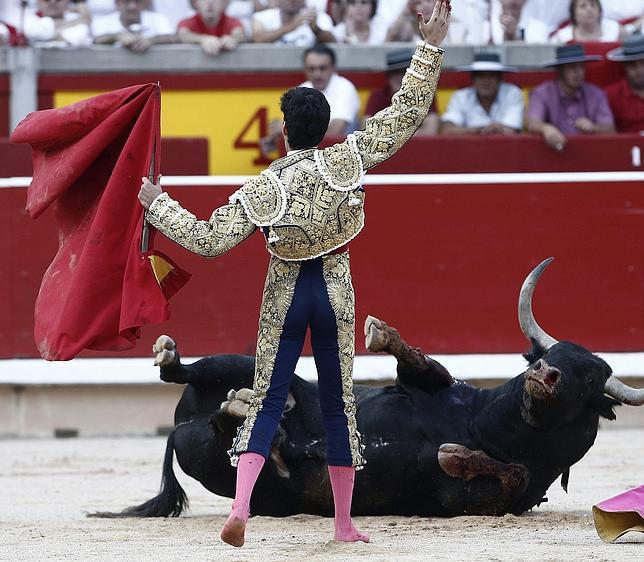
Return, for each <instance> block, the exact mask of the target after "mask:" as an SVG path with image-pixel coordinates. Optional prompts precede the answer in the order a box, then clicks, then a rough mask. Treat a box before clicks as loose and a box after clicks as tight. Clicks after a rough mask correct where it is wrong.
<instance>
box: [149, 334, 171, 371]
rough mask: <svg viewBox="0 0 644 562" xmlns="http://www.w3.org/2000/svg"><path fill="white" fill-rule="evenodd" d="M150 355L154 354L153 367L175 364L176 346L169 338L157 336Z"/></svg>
mask: <svg viewBox="0 0 644 562" xmlns="http://www.w3.org/2000/svg"><path fill="white" fill-rule="evenodd" d="M152 353H154V365H155V366H157V367H167V366H168V365H173V364H175V363H177V344H176V342H175V341H174V340H173V339H172V338H171V337H170V336H166V335H162V336H159V337H158V338H157V341H156V342H154V345H153V346H152Z"/></svg>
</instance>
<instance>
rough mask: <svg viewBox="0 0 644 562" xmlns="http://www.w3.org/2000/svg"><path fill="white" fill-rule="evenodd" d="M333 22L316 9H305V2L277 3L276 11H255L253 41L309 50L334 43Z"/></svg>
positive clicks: (301, 0)
mask: <svg viewBox="0 0 644 562" xmlns="http://www.w3.org/2000/svg"><path fill="white" fill-rule="evenodd" d="M332 29H333V20H332V19H331V17H330V16H329V15H328V14H326V13H320V14H319V13H317V12H316V10H315V8H306V7H305V0H278V7H277V8H270V9H268V10H263V11H261V12H257V13H256V14H255V15H254V16H253V41H254V42H255V43H275V44H277V45H294V46H297V47H311V46H312V45H314V44H315V43H316V42H317V43H327V42H333V41H335V38H334V37H333V33H331V30H332Z"/></svg>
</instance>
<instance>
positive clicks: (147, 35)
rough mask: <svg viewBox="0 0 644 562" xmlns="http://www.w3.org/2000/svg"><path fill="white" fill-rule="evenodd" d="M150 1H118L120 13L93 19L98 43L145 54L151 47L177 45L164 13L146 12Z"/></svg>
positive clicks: (94, 32) (118, 11)
mask: <svg viewBox="0 0 644 562" xmlns="http://www.w3.org/2000/svg"><path fill="white" fill-rule="evenodd" d="M147 5H148V0H116V8H117V11H116V12H113V13H111V14H109V15H107V16H101V17H97V18H94V19H93V20H92V33H93V34H94V42H95V43H96V44H99V45H114V44H117V45H120V46H122V47H125V48H126V49H129V50H131V51H134V52H135V53H143V52H145V51H147V50H148V49H149V48H150V46H151V45H154V44H158V43H176V41H177V36H176V35H175V34H174V30H173V29H172V27H171V26H170V22H169V21H168V19H167V18H166V17H165V16H164V15H163V14H157V13H156V12H150V11H148V10H146V9H145V7H146V6H147Z"/></svg>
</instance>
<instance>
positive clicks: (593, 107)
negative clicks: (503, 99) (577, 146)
mask: <svg viewBox="0 0 644 562" xmlns="http://www.w3.org/2000/svg"><path fill="white" fill-rule="evenodd" d="M600 59H601V57H599V56H590V55H586V54H585V52H584V47H583V45H564V46H562V47H557V59H556V60H555V61H553V62H551V63H550V64H548V65H546V66H548V67H555V68H556V70H557V77H556V78H555V79H554V80H551V81H548V82H545V83H543V84H541V85H540V86H537V87H536V88H535V89H534V90H532V94H531V96H530V107H529V109H528V130H529V131H530V132H531V133H537V134H540V135H542V136H543V138H544V140H545V142H546V144H547V145H548V146H550V147H552V148H554V149H555V150H563V148H564V146H565V145H566V136H565V135H570V134H577V133H581V134H593V133H611V132H613V131H614V130H615V125H614V121H613V114H612V113H611V111H610V107H609V105H608V98H607V97H606V94H605V93H604V92H603V91H602V90H601V89H600V88H598V87H597V86H593V85H591V84H588V83H587V82H585V81H584V79H585V77H586V65H585V63H586V62H587V61H592V60H600Z"/></svg>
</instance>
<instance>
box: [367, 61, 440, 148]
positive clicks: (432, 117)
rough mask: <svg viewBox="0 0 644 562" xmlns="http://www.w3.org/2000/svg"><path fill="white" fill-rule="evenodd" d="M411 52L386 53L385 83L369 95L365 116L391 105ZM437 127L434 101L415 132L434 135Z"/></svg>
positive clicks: (408, 62)
mask: <svg viewBox="0 0 644 562" xmlns="http://www.w3.org/2000/svg"><path fill="white" fill-rule="evenodd" d="M413 54H414V51H412V50H405V51H393V52H390V53H387V83H386V84H385V87H384V88H382V89H380V90H376V91H375V92H373V93H372V94H371V95H370V96H369V100H368V101H367V109H366V110H365V118H369V117H372V116H373V115H375V114H376V113H378V112H379V111H380V110H382V109H385V108H386V107H389V106H390V105H391V97H392V96H393V95H394V93H396V92H397V91H398V90H400V86H401V85H402V79H403V76H404V75H405V70H406V69H407V67H408V66H409V64H410V62H411V57H412V55H413ZM439 128H440V119H439V117H438V114H437V112H436V102H435V101H434V102H433V103H432V105H431V107H430V108H429V114H428V115H427V117H426V118H425V121H424V122H423V124H422V125H421V126H420V128H419V129H418V131H416V133H415V134H416V135H422V136H431V135H436V134H437V133H438V129H439Z"/></svg>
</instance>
